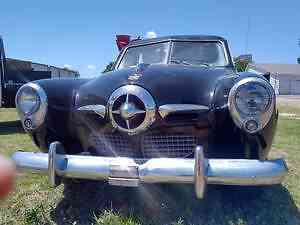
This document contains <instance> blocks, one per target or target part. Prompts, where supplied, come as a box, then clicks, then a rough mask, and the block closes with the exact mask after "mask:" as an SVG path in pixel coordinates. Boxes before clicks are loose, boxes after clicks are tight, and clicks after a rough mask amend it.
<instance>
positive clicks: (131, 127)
mask: <svg viewBox="0 0 300 225" xmlns="http://www.w3.org/2000/svg"><path fill="white" fill-rule="evenodd" d="M155 109H156V105H155V102H154V100H153V98H152V96H151V95H150V94H149V92H148V91H146V90H145V89H144V88H141V87H140V86H136V85H126V86H123V87H120V88H118V89H117V90H115V91H114V92H113V93H112V95H111V96H110V98H109V100H108V111H109V117H110V120H111V124H112V126H113V127H114V128H117V129H118V130H120V131H122V132H126V133H127V134H129V135H133V134H137V133H140V132H141V131H144V130H146V129H147V128H148V127H149V126H150V125H151V124H152V123H153V122H154V120H155Z"/></svg>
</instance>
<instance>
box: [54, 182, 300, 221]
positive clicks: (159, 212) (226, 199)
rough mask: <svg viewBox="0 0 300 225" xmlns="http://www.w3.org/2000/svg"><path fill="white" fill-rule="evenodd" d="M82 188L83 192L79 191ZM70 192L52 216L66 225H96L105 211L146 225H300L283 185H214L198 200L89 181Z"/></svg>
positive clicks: (166, 189)
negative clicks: (96, 217)
mask: <svg viewBox="0 0 300 225" xmlns="http://www.w3.org/2000/svg"><path fill="white" fill-rule="evenodd" d="M76 186H77V187H76ZM76 186H75V187H73V188H65V190H64V197H63V198H62V200H61V201H60V202H58V204H57V206H56V208H54V209H53V211H52V212H51V217H52V219H53V220H54V221H55V222H56V223H57V224H59V225H62V224H93V223H94V222H95V221H94V217H95V216H100V215H101V214H102V213H103V212H104V210H105V209H108V210H113V211H115V212H119V213H120V214H121V215H123V216H125V217H126V216H131V215H132V216H134V217H135V218H138V220H139V221H140V222H141V223H142V224H172V223H174V222H176V221H178V220H180V219H181V220H182V221H183V222H184V224H200V225H201V224H205V225H209V224H214V225H216V224H220V225H221V224H224V225H225V224H226V225H228V224H247V225H250V224H273V225H274V224H299V223H300V212H299V209H298V208H297V206H296V204H295V203H294V201H293V199H292V197H291V195H290V193H289V192H288V190H287V189H286V188H285V187H284V186H282V185H276V186H272V187H260V188H237V187H221V186H212V185H211V186H209V188H208V191H207V193H206V197H205V198H204V199H203V200H197V199H196V198H195V195H194V189H193V186H192V185H145V186H141V187H139V188H138V189H131V188H119V187H112V186H108V185H103V184H102V183H99V182H88V183H84V184H81V185H76Z"/></svg>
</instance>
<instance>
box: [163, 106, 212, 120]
mask: <svg viewBox="0 0 300 225" xmlns="http://www.w3.org/2000/svg"><path fill="white" fill-rule="evenodd" d="M208 110H209V107H208V106H205V105H195V104H167V105H162V106H160V107H159V108H158V112H159V114H160V116H161V117H162V118H165V117H167V116H168V115H169V114H171V113H176V112H192V111H196V112H206V111H208Z"/></svg>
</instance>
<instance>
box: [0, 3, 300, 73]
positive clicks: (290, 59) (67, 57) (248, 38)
mask: <svg viewBox="0 0 300 225" xmlns="http://www.w3.org/2000/svg"><path fill="white" fill-rule="evenodd" d="M116 34H129V35H132V36H134V37H136V36H143V37H147V36H150V37H151V36H155V35H157V36H159V37H160V36H165V35H176V34H212V35H220V36H223V37H225V38H226V39H227V40H228V41H229V45H230V49H231V53H232V55H233V56H238V55H240V54H245V53H251V54H253V57H254V61H255V62H258V63H296V59H297V57H299V56H300V47H299V46H298V42H299V39H300V1H299V0H285V1H281V0H277V1H276V0H252V1H240V0H239V1H235V0H226V1H217V0H195V1H192V0H191V1H187V0H185V1H183V0H180V1H177V0H172V1H169V0H160V1H157V0H148V1H143V0H140V1H136V0H131V1H129V0H128V1H101V0H85V1H76V0H73V1H69V0H43V1H40V0H39V1H38V0H26V1H17V0H4V1H1V5H0V35H1V36H2V37H3V39H4V45H5V49H6V55H7V57H10V58H18V59H24V60H32V61H33V62H39V63H45V64H50V65H56V66H61V67H63V66H66V67H69V68H71V69H75V70H79V72H80V74H81V76H82V77H91V76H97V75H99V74H101V71H103V69H104V67H105V65H106V64H107V63H109V62H110V61H112V60H114V59H115V58H116V57H117V55H118V50H117V46H116V43H115V35H116ZM246 43H248V44H246Z"/></svg>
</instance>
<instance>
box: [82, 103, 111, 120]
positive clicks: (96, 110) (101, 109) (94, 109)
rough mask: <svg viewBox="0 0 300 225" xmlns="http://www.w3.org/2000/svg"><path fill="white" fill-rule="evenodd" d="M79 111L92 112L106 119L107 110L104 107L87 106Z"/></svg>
mask: <svg viewBox="0 0 300 225" xmlns="http://www.w3.org/2000/svg"><path fill="white" fill-rule="evenodd" d="M77 110H78V111H92V112H94V113H96V114H98V115H99V116H101V117H102V118H105V114H106V108H105V106H104V105H85V106H81V107H79V108H78V109H77Z"/></svg>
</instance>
